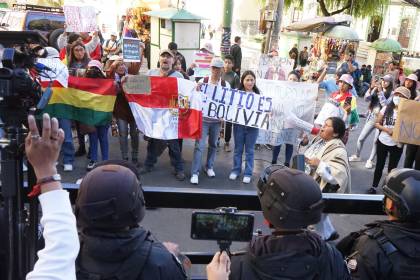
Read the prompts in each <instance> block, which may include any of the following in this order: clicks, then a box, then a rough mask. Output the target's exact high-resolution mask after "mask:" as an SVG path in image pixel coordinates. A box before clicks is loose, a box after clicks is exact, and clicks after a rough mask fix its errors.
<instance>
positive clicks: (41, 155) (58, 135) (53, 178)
mask: <svg viewBox="0 0 420 280" xmlns="http://www.w3.org/2000/svg"><path fill="white" fill-rule="evenodd" d="M28 126H29V127H28V128H29V133H28V136H27V137H26V140H25V152H26V156H27V158H28V161H29V162H30V163H31V165H32V167H33V168H34V171H35V176H36V178H37V185H36V186H35V187H34V189H33V192H32V193H31V194H32V195H37V194H39V196H38V199H39V202H40V204H41V209H42V218H41V225H40V227H42V228H43V232H42V236H43V238H44V240H45V246H44V248H43V249H42V250H40V251H38V260H37V262H36V263H35V265H34V268H33V270H32V271H31V272H29V273H28V274H27V275H26V279H27V280H36V279H45V280H59V279H62V280H73V279H74V280H75V279H76V270H75V260H76V257H77V254H78V253H79V238H78V236H77V227H76V219H75V217H74V215H73V211H72V207H71V204H70V198H69V194H68V192H67V191H64V190H63V188H62V186H61V183H60V180H61V177H60V175H59V174H58V173H57V169H56V167H55V163H56V162H57V160H58V157H59V153H60V148H61V144H62V143H63V141H64V131H63V130H62V129H59V128H58V121H57V119H56V118H52V119H51V120H50V117H49V115H48V114H44V115H43V117H42V135H41V134H40V133H39V131H38V128H37V125H36V122H35V118H34V117H33V116H29V117H28ZM37 190H38V191H39V192H37ZM33 199H35V198H33Z"/></svg>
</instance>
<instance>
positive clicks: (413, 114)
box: [392, 99, 420, 145]
mask: <svg viewBox="0 0 420 280" xmlns="http://www.w3.org/2000/svg"><path fill="white" fill-rule="evenodd" d="M392 138H393V139H394V141H396V142H400V143H407V144H413V145H420V102H418V101H414V100H405V99H402V100H401V101H400V104H399V105H398V117H397V120H396V122H395V126H394V130H393V133H392Z"/></svg>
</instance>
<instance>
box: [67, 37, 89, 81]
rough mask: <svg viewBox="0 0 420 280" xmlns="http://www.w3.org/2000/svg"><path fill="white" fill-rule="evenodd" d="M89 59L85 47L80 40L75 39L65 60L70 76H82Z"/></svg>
mask: <svg viewBox="0 0 420 280" xmlns="http://www.w3.org/2000/svg"><path fill="white" fill-rule="evenodd" d="M90 60H91V58H90V57H89V54H88V52H87V51H86V47H85V45H84V44H83V43H82V42H79V41H76V42H74V43H73V45H72V47H71V48H70V55H69V58H68V61H67V67H68V68H69V74H70V76H78V77H82V76H84V74H85V70H86V68H87V67H88V63H89V61H90Z"/></svg>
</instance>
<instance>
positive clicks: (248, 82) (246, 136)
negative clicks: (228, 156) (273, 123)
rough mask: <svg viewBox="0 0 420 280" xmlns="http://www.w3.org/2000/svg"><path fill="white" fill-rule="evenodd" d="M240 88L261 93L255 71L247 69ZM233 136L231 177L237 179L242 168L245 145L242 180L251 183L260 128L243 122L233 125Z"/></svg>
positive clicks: (252, 92)
mask: <svg viewBox="0 0 420 280" xmlns="http://www.w3.org/2000/svg"><path fill="white" fill-rule="evenodd" d="M239 90H242V91H245V92H246V94H247V95H248V94H260V90H259V89H258V88H257V85H256V77H255V74H254V72H252V71H250V70H247V71H245V72H244V73H243V74H242V77H241V84H240V86H239ZM233 136H234V140H235V148H234V156H233V168H232V171H231V172H230V175H229V179H230V180H236V178H238V176H239V175H240V174H241V170H242V154H243V153H244V147H245V170H244V177H243V180H242V182H243V183H244V184H249V183H250V182H251V178H252V172H253V169H254V146H255V143H256V142H257V137H258V128H256V127H250V126H245V125H241V124H234V125H233Z"/></svg>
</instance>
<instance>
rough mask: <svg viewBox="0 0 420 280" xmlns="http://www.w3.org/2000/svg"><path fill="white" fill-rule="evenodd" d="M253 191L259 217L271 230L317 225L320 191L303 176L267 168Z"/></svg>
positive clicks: (291, 170)
mask: <svg viewBox="0 0 420 280" xmlns="http://www.w3.org/2000/svg"><path fill="white" fill-rule="evenodd" d="M257 187H258V198H259V199H260V203H261V209H262V211H263V215H264V217H265V218H266V219H267V220H268V221H269V222H270V223H271V224H272V225H273V226H274V227H277V228H283V229H300V228H304V227H306V226H308V225H311V224H316V223H318V222H319V221H320V219H321V213H322V209H323V207H324V204H323V201H322V194H321V189H320V187H319V185H318V184H317V182H315V180H314V179H313V178H312V177H311V176H309V175H307V174H306V173H305V172H302V171H300V170H296V169H290V168H288V167H285V166H282V165H271V166H269V167H267V168H266V169H265V170H264V172H263V173H262V174H261V177H260V180H259V182H258V185H257Z"/></svg>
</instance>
